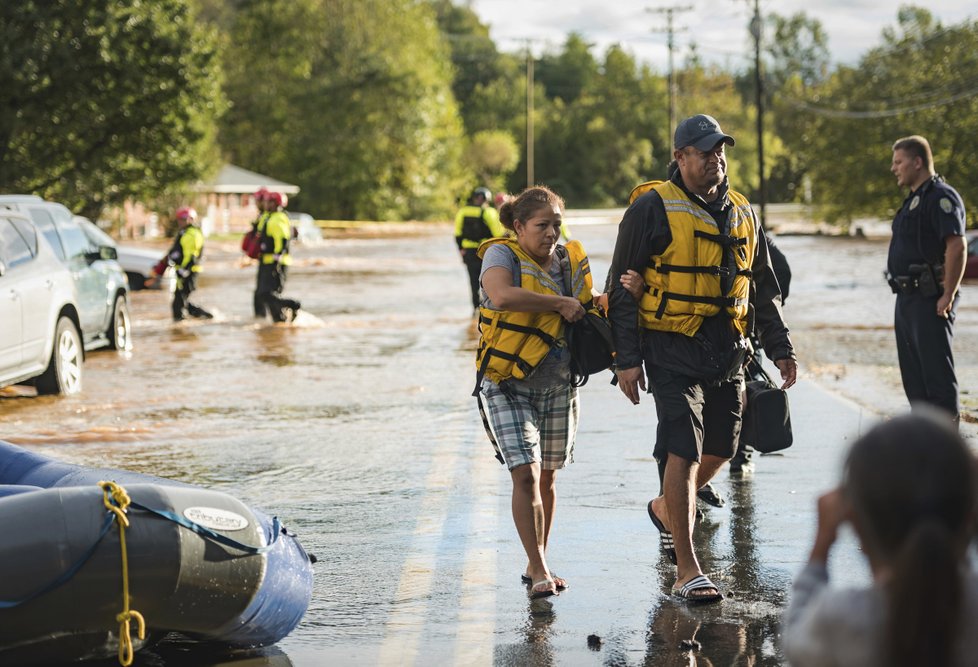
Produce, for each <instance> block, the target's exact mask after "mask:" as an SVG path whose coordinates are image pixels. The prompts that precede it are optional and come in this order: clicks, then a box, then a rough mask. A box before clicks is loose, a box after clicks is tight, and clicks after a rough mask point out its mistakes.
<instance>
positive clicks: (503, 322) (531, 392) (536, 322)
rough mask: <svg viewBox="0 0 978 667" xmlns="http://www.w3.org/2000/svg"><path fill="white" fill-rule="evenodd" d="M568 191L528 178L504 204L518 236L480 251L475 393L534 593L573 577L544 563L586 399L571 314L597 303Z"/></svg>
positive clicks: (503, 213)
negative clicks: (506, 476) (559, 478)
mask: <svg viewBox="0 0 978 667" xmlns="http://www.w3.org/2000/svg"><path fill="white" fill-rule="evenodd" d="M563 207H564V202H563V200H562V199H561V198H560V197H559V196H558V195H556V194H555V193H553V192H552V191H550V190H549V189H547V188H545V187H541V186H537V187H532V188H528V189H527V190H524V191H523V192H522V193H521V194H520V195H518V196H517V197H516V198H514V199H513V200H512V201H509V202H507V203H505V204H504V205H503V206H502V207H501V210H500V212H499V219H500V221H501V222H502V224H503V225H504V226H505V227H506V228H508V229H510V230H512V231H513V232H514V233H515V235H516V237H515V238H494V239H490V240H488V241H485V242H484V243H483V244H482V245H481V246H480V248H479V254H480V255H481V256H482V261H483V265H482V274H481V280H480V283H481V294H480V308H479V330H480V334H481V337H480V341H479V349H478V352H477V356H476V368H477V371H478V376H477V377H478V379H477V386H476V393H477V395H479V401H480V409H482V413H483V419H484V421H485V423H486V431H487V433H488V435H489V438H490V440H491V441H492V442H493V445H494V446H495V447H496V456H497V458H498V459H499V460H500V461H501V462H503V463H505V464H506V466H507V467H508V468H509V471H510V476H511V477H512V480H513V497H512V510H513V521H514V522H515V524H516V532H517V533H518V534H519V538H520V541H521V543H522V544H523V548H524V549H525V550H526V555H527V560H528V564H527V567H526V570H525V571H524V574H523V576H522V580H523V582H524V583H525V584H526V585H527V586H528V587H529V595H530V597H531V598H540V597H547V596H550V595H556V594H558V593H559V591H562V590H564V589H566V588H567V582H566V581H565V580H564V579H561V578H560V577H558V576H556V575H555V574H554V573H553V572H552V571H551V570H550V567H549V565H548V564H547V557H546V552H547V543H548V538H549V535H550V529H551V527H552V526H553V520H554V510H555V508H556V492H555V486H554V483H555V479H556V473H557V470H558V469H560V468H563V467H564V466H565V465H567V464H568V463H570V462H571V461H572V460H573V448H574V438H575V435H576V432H577V423H578V413H579V403H578V394H577V388H576V387H574V386H573V384H572V380H571V370H570V354H569V352H568V350H567V346H566V342H565V336H564V332H565V323H567V322H576V321H577V320H579V319H581V318H582V317H584V314H585V312H586V308H587V307H592V306H591V272H590V269H589V267H588V260H587V256H586V255H585V254H584V249H583V247H582V246H581V244H580V243H579V242H577V241H574V242H571V243H569V244H567V246H562V245H558V243H557V241H558V239H559V238H560V224H561V219H562V216H563Z"/></svg>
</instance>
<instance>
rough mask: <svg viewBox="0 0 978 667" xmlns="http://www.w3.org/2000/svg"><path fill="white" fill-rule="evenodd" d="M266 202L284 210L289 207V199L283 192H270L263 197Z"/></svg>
mask: <svg viewBox="0 0 978 667" xmlns="http://www.w3.org/2000/svg"><path fill="white" fill-rule="evenodd" d="M265 199H266V200H267V201H270V202H273V203H274V204H275V206H277V207H278V208H285V207H286V206H288V205H289V197H288V195H286V194H285V193H284V192H271V191H269V192H268V193H267V194H266V195H265Z"/></svg>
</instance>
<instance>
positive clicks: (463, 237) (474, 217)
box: [455, 187, 506, 311]
mask: <svg viewBox="0 0 978 667" xmlns="http://www.w3.org/2000/svg"><path fill="white" fill-rule="evenodd" d="M491 201H492V192H491V191H490V190H489V188H483V187H479V188H476V189H474V190H473V191H472V194H471V195H469V201H468V203H467V204H466V205H465V206H463V207H462V208H460V209H459V210H458V213H456V214H455V244H456V245H457V246H458V253H459V256H461V258H462V262H463V263H464V264H465V268H466V269H467V270H468V272H469V288H470V290H471V292H472V308H473V309H474V310H475V311H478V309H479V276H480V275H481V273H482V257H480V256H479V252H478V250H479V246H480V245H482V242H483V241H486V240H488V239H491V238H501V237H503V236H506V229H505V228H504V227H503V226H502V224H500V222H499V213H498V212H497V211H496V209H494V208H493V207H492V206H490V205H489V203H490V202H491Z"/></svg>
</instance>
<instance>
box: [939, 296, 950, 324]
mask: <svg viewBox="0 0 978 667" xmlns="http://www.w3.org/2000/svg"><path fill="white" fill-rule="evenodd" d="M952 303H954V294H942V295H941V298H940V299H938V300H937V316H938V317H943V318H944V319H945V320H946V319H947V318H948V315H949V314H950V313H951V304H952Z"/></svg>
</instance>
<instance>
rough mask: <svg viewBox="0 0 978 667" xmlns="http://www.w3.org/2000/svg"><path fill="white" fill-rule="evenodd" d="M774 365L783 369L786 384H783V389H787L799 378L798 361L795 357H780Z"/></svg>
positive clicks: (780, 369) (782, 373)
mask: <svg viewBox="0 0 978 667" xmlns="http://www.w3.org/2000/svg"><path fill="white" fill-rule="evenodd" d="M774 365H775V366H777V367H778V370H779V371H781V379H782V380H784V384H782V385H781V388H782V389H787V388H788V387H790V386H792V385H793V384H794V383H795V380H797V379H798V362H796V361H795V360H794V359H792V358H790V357H788V358H785V359H778V360H777V361H775V362H774Z"/></svg>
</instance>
